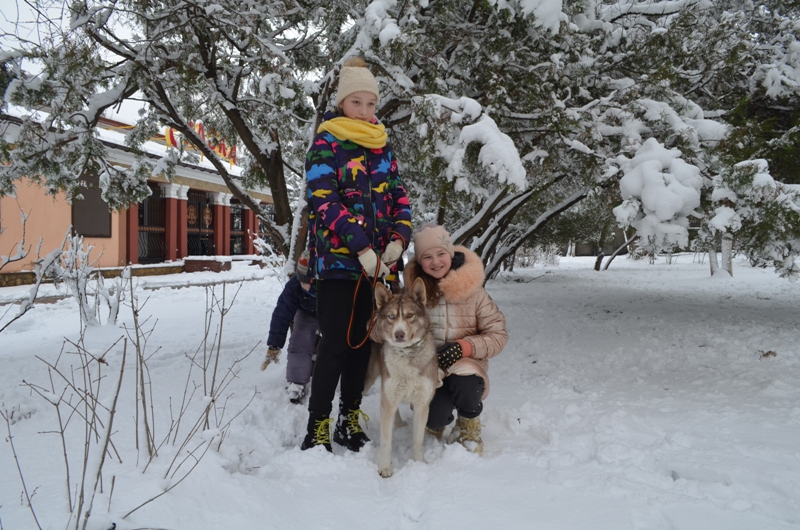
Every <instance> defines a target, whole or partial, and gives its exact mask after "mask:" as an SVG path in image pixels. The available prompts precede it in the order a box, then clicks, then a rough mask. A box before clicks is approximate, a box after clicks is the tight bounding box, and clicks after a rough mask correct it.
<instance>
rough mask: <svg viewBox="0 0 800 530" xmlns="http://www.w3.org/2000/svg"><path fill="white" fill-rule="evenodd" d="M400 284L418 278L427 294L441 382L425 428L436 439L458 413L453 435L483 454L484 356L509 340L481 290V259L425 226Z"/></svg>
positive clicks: (498, 314) (435, 227)
mask: <svg viewBox="0 0 800 530" xmlns="http://www.w3.org/2000/svg"><path fill="white" fill-rule="evenodd" d="M403 277H404V280H405V284H406V285H412V284H413V283H414V280H415V279H416V278H422V280H423V282H424V283H425V291H426V293H427V296H428V312H429V314H430V318H431V326H432V328H433V334H434V341H435V343H436V345H437V346H438V348H437V354H438V356H439V366H440V367H441V368H442V370H444V372H445V377H444V379H443V381H442V383H443V384H442V386H441V387H439V388H438V389H437V390H436V394H435V395H434V397H433V401H431V405H430V413H429V414H428V429H429V430H430V431H431V432H432V433H433V434H434V435H435V436H436V437H438V438H441V436H442V433H443V432H444V428H445V427H446V426H447V425H449V424H450V423H451V422H452V421H453V409H455V410H456V411H457V413H458V419H457V420H456V426H455V428H454V429H453V435H454V437H455V438H456V440H457V441H458V442H459V443H461V444H462V445H464V447H466V448H467V449H468V450H469V451H472V452H475V453H478V454H482V453H483V440H482V439H481V421H480V419H479V416H480V413H481V411H482V410H483V400H485V399H486V396H488V395H489V375H488V370H489V359H491V358H492V357H494V356H495V355H497V354H498V353H500V351H501V350H502V349H503V348H504V347H505V345H506V342H507V341H508V333H507V332H506V319H505V316H503V313H501V312H500V309H498V307H497V305H496V304H495V303H494V301H493V300H492V297H491V296H489V293H487V292H486V290H485V289H484V288H483V281H484V271H483V263H481V260H480V258H479V257H478V255H477V254H475V253H474V252H472V251H471V250H469V249H468V248H466V247H462V246H456V247H454V246H453V243H452V242H451V241H450V234H448V233H447V231H446V230H445V229H444V228H443V227H441V226H438V225H435V224H425V225H423V226H422V227H420V229H419V230H418V231H417V233H416V235H415V236H414V256H413V259H409V263H408V266H407V268H406V270H405V271H404V274H403Z"/></svg>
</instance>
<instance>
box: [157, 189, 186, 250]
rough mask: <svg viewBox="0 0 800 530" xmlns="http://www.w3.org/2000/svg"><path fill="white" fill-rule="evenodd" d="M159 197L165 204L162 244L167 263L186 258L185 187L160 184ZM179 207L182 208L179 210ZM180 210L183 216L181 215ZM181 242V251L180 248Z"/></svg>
mask: <svg viewBox="0 0 800 530" xmlns="http://www.w3.org/2000/svg"><path fill="white" fill-rule="evenodd" d="M159 186H160V187H161V196H162V197H164V201H165V203H166V220H165V221H166V222H165V229H166V231H165V234H164V242H165V244H166V247H167V255H166V256H165V257H166V259H167V260H168V261H175V260H177V259H181V258H183V257H185V256H186V254H187V252H188V240H187V234H186V193H187V192H188V191H189V188H188V187H187V186H181V185H180V184H161V183H159ZM181 206H183V207H182V208H181ZM181 210H182V211H183V215H181ZM181 242H183V249H182V248H181ZM182 250H183V252H181V251H182Z"/></svg>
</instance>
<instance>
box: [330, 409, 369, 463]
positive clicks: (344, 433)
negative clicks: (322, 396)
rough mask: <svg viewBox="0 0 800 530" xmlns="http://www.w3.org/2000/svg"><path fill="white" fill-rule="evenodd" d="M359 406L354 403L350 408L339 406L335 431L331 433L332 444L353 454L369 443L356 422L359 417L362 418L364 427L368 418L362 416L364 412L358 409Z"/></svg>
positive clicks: (364, 415)
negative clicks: (334, 443) (343, 447)
mask: <svg viewBox="0 0 800 530" xmlns="http://www.w3.org/2000/svg"><path fill="white" fill-rule="evenodd" d="M359 406H360V403H356V404H355V405H354V407H352V408H351V407H344V406H343V405H340V407H339V419H338V420H337V421H336V429H334V431H333V441H334V442H336V443H337V444H339V445H343V446H345V447H347V448H348V449H350V450H351V451H355V452H358V450H359V449H361V448H362V447H364V445H366V443H367V442H368V441H369V438H368V437H367V435H366V433H365V432H364V430H363V429H362V428H361V425H360V424H359V421H358V420H359V417H363V418H364V424H365V425H366V424H367V422H368V421H369V416H367V415H366V414H364V411H363V410H361V409H360V408H358V407H359Z"/></svg>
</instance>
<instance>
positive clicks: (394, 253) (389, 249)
mask: <svg viewBox="0 0 800 530" xmlns="http://www.w3.org/2000/svg"><path fill="white" fill-rule="evenodd" d="M402 254H403V245H402V244H400V242H399V241H398V240H396V239H395V240H393V241H391V242H390V243H389V244H388V245H386V251H385V252H384V253H383V256H381V261H382V262H384V263H386V264H387V265H388V264H392V263H394V262H395V261H397V260H398V259H400V256H401V255H402Z"/></svg>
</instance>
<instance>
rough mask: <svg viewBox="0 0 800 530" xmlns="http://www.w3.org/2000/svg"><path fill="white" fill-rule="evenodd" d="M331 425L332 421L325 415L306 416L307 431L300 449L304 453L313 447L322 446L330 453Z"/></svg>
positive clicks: (313, 414)
mask: <svg viewBox="0 0 800 530" xmlns="http://www.w3.org/2000/svg"><path fill="white" fill-rule="evenodd" d="M331 423H333V420H332V419H331V418H329V417H328V416H327V415H322V414H315V413H313V412H312V413H310V414H309V416H308V427H307V429H308V430H307V433H306V437H305V438H304V439H303V443H302V444H301V445H300V449H302V450H303V451H305V450H306V449H311V448H312V447H314V446H317V445H322V446H324V447H325V449H326V450H327V451H328V452H329V453H332V452H333V449H332V448H331Z"/></svg>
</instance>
